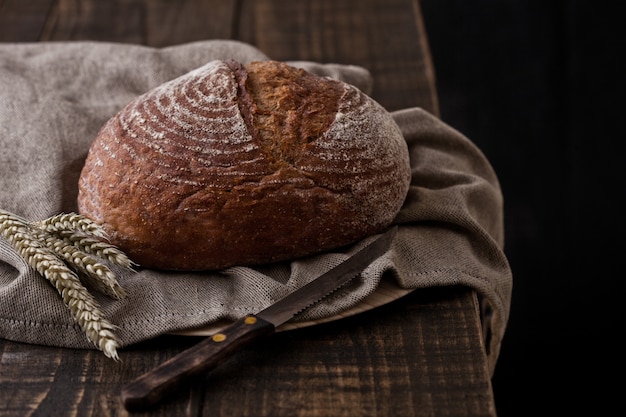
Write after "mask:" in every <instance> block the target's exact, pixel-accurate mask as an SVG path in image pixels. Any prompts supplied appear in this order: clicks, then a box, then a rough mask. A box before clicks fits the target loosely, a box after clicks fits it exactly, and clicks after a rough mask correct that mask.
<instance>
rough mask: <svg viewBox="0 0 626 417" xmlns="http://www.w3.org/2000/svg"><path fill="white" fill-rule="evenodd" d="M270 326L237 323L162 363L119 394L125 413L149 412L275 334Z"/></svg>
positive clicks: (250, 319)
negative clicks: (181, 387) (241, 350)
mask: <svg viewBox="0 0 626 417" xmlns="http://www.w3.org/2000/svg"><path fill="white" fill-rule="evenodd" d="M274 331H275V327H274V325H273V324H271V323H269V322H267V321H265V320H263V319H261V318H258V317H255V316H247V317H244V318H242V319H239V320H238V321H236V322H235V323H233V324H232V325H230V326H228V327H227V328H226V329H224V330H223V331H222V332H220V333H216V334H214V335H213V336H212V337H210V338H207V339H205V340H203V341H202V342H200V343H198V344H196V345H195V346H193V347H191V348H189V349H187V350H185V351H183V352H182V353H180V354H179V355H177V356H175V357H174V358H171V359H170V360H168V361H166V362H164V363H163V364H161V365H160V366H158V367H157V368H155V369H154V370H152V371H150V372H149V373H147V374H144V375H143V376H141V377H139V378H138V379H136V380H134V381H133V382H131V383H130V384H128V385H126V386H125V387H124V389H123V390H122V402H123V404H124V407H125V408H126V409H127V410H139V409H145V408H150V407H152V406H154V405H155V404H157V403H158V402H159V401H160V400H161V399H162V398H163V397H164V396H165V395H166V394H167V393H168V392H170V391H172V390H174V389H175V388H177V387H178V386H179V385H181V384H182V383H183V382H187V380H188V379H189V378H193V377H195V376H198V375H202V374H204V373H205V372H208V371H210V370H212V369H213V368H215V367H216V366H218V365H219V364H220V363H221V362H222V361H224V360H225V359H227V358H228V357H229V356H230V355H231V354H233V353H234V352H235V351H237V350H238V349H239V348H241V347H243V346H245V345H248V344H249V343H251V342H252V341H254V340H257V339H260V338H262V337H265V336H268V335H270V334H272V333H274Z"/></svg>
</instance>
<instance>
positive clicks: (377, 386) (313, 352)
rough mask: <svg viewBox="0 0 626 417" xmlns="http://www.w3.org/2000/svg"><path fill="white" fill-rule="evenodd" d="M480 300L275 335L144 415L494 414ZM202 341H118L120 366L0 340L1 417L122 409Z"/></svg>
mask: <svg viewBox="0 0 626 417" xmlns="http://www.w3.org/2000/svg"><path fill="white" fill-rule="evenodd" d="M476 309H477V303H476V298H475V296H474V294H473V292H472V291H471V290H468V289H466V288H456V289H429V290H421V291H418V292H414V293H412V294H410V295H408V296H406V297H405V298H403V299H401V300H397V301H395V302H393V303H390V304H387V305H385V306H382V307H379V308H378V309H376V310H371V311H369V312H366V313H363V314H359V315H357V316H353V317H350V318H346V319H342V320H339V321H337V322H333V323H326V324H322V325H319V326H315V327H310V328H307V329H300V330H294V331H289V332H283V333H277V334H275V335H274V336H272V337H271V338H269V339H266V340H265V341H262V342H260V343H259V344H257V345H255V347H253V348H249V349H245V350H243V351H241V352H240V353H239V354H238V355H235V356H234V357H232V358H231V359H230V360H228V361H226V362H225V363H224V364H222V365H221V366H220V367H219V368H217V369H215V370H214V371H213V372H211V373H209V374H208V375H207V377H206V379H205V380H204V385H196V386H194V387H192V388H191V389H183V390H180V391H179V392H177V393H176V394H175V395H173V396H172V397H171V398H169V399H167V400H166V401H165V402H164V403H163V404H161V406H160V407H159V408H156V409H154V410H152V411H151V412H150V414H149V415H151V416H172V415H178V416H187V415H219V416H231V415H232V416H235V415H253V416H281V415H284V416H329V417H330V416H363V417H365V416H390V417H394V416H397V417H403V416H432V415H455V416H457V415H458V416H475V415H482V416H488V415H495V411H494V403H493V397H492V396H491V395H490V392H491V386H490V382H489V377H488V375H487V374H486V372H487V370H486V367H483V366H479V365H480V364H481V363H484V357H483V356H484V354H483V353H482V352H481V351H480V349H475V347H476V346H480V343H479V342H478V341H479V340H480V337H481V330H480V327H479V323H477V322H476V321H475V320H473V314H474V313H475V312H476ZM442 314H443V315H444V316H443V317H442ZM468 314H470V315H472V316H470V317H468ZM437 323H438V324H439V325H435V324H437ZM469 323H473V324H472V325H468V324H469ZM198 340H199V339H197V338H192V337H175V336H165V337H161V338H158V339H156V340H153V341H149V342H145V343H142V344H139V345H136V346H133V347H130V348H127V349H123V350H122V351H121V352H120V359H121V360H120V362H118V363H115V362H112V361H111V360H110V359H107V358H105V357H104V356H103V355H102V354H101V353H99V352H96V351H85V350H68V349H60V348H49V347H43V346H31V345H25V344H21V343H14V342H9V341H5V340H0V352H1V356H0V416H23V415H28V414H29V413H30V412H33V411H37V412H40V413H44V414H45V415H55V416H74V415H90V416H91V415H93V416H96V415H127V414H128V413H127V412H126V411H125V410H124V409H123V407H122V403H121V399H120V392H121V389H122V387H123V386H124V385H125V384H127V383H128V382H130V381H131V380H133V379H134V378H136V377H137V376H139V375H141V374H142V373H144V372H147V371H149V370H151V369H152V368H153V367H155V366H157V365H158V364H160V363H163V362H164V361H165V360H167V359H169V358H171V357H173V356H174V355H175V354H176V353H178V352H180V351H182V350H184V349H186V348H189V347H191V346H192V345H193V344H194V343H196V342H197V341H198ZM470 341H473V342H472V343H470ZM86 383H87V384H86ZM48 413H49V414H48ZM133 415H135V414H133Z"/></svg>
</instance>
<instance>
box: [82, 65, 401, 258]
mask: <svg viewBox="0 0 626 417" xmlns="http://www.w3.org/2000/svg"><path fill="white" fill-rule="evenodd" d="M410 175H411V174H410V165H409V157H408V150H407V145H406V143H405V141H404V138H403V136H402V133H401V132H400V129H399V128H398V126H397V125H396V124H395V122H394V121H393V119H392V118H391V115H390V114H389V113H388V112H387V111H386V110H385V109H384V108H382V107H381V106H380V105H379V104H378V103H376V102H375V101H374V100H373V99H371V98H370V97H368V96H366V95H365V94H363V93H362V92H361V91H359V90H358V89H356V88H355V87H353V86H351V85H349V84H346V83H344V82H341V81H338V80H334V79H330V78H326V77H321V76H317V75H314V74H311V73H308V72H306V71H304V70H302V69H297V68H293V67H290V66H288V65H286V64H284V63H281V62H276V61H263V62H253V63H250V64H248V65H246V66H244V65H242V64H240V63H238V62H235V61H228V62H224V61H212V62H209V63H208V64H207V65H205V66H203V67H201V68H198V69H196V70H194V71H191V72H189V73H187V74H185V75H183V76H181V77H179V78H177V79H174V80H172V81H170V82H168V83H165V84H163V85H161V86H159V87H157V88H155V89H153V90H151V91H149V92H147V93H146V94H144V95H142V96H140V97H138V98H136V99H135V100H133V101H132V102H130V103H129V104H128V105H127V106H126V107H125V108H123V109H122V110H121V111H120V112H119V113H118V114H117V115H115V116H114V117H113V118H111V119H110V120H109V121H108V122H107V123H106V124H105V125H104V126H103V127H102V129H101V130H100V132H99V134H98V135H97V137H96V138H95V140H94V142H93V143H92V146H91V148H90V150H89V154H88V156H87V160H86V162H85V165H84V168H83V171H82V173H81V177H80V180H79V195H78V207H79V211H80V213H81V214H83V215H85V216H87V217H89V218H91V219H93V220H95V221H96V222H98V223H100V224H102V225H103V226H104V228H105V230H106V231H107V232H108V234H109V236H110V239H111V243H113V244H115V245H117V246H118V247H120V249H122V250H124V251H125V252H126V253H127V254H128V255H129V256H130V257H131V258H132V259H133V260H134V261H135V262H137V263H139V264H140V265H142V266H144V267H148V268H155V269H168V270H210V269H221V268H225V267H228V266H233V265H256V264H264V263H271V262H277V261H282V260H288V259H293V258H298V257H302V256H306V255H310V254H314V253H317V252H322V251H328V250H331V249H335V248H339V247H341V246H344V245H347V244H350V243H352V242H355V241H357V240H359V239H362V238H364V237H366V236H368V235H371V234H374V233H377V232H380V231H381V230H382V229H384V228H385V227H387V226H388V225H389V224H390V223H392V221H393V219H394V217H395V216H396V214H397V213H398V211H399V210H400V208H401V206H402V204H403V202H404V199H405V197H406V193H407V191H408V187H409V182H410Z"/></svg>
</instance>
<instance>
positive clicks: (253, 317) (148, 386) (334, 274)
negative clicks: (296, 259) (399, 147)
mask: <svg viewBox="0 0 626 417" xmlns="http://www.w3.org/2000/svg"><path fill="white" fill-rule="evenodd" d="M397 229H398V227H397V226H394V227H392V228H391V229H389V230H388V231H386V232H385V233H383V234H382V235H380V236H378V238H377V239H376V240H374V241H373V242H372V243H370V244H369V245H368V246H366V247H364V248H363V249H361V250H359V251H358V252H356V253H355V254H354V255H352V256H351V257H350V258H348V259H346V260H345V261H343V262H342V263H340V264H339V265H337V266H336V267H334V268H332V269H331V270H329V271H328V272H326V273H324V274H322V275H320V276H319V277H317V278H315V279H314V280H312V281H311V282H309V283H308V284H306V285H304V286H302V287H300V288H299V289H297V290H295V291H294V292H292V293H290V294H289V295H287V296H285V297H284V298H282V299H280V300H279V301H277V302H275V303H273V304H272V305H270V306H269V307H267V308H265V309H263V310H261V311H260V312H258V313H256V314H250V315H247V316H246V317H243V318H241V319H239V320H237V321H235V322H233V323H232V324H231V325H229V326H228V327H226V328H224V329H223V330H222V331H220V332H218V333H215V334H214V335H213V336H211V337H208V338H206V339H204V340H203V341H201V342H199V343H198V344H196V345H194V346H192V347H190V348H189V349H187V350H185V351H183V352H181V353H179V354H178V355H176V356H174V357H172V358H171V359H169V360H167V361H166V362H164V363H163V364H161V365H159V366H158V367H156V368H154V369H153V370H152V371H149V372H147V373H145V374H143V375H142V376H140V377H139V378H137V379H135V380H134V381H132V382H130V383H129V384H127V385H126V386H125V387H124V388H123V389H122V392H121V397H122V403H123V404H124V407H125V408H126V409H127V410H129V411H138V410H141V409H147V408H150V407H153V406H154V405H156V404H157V403H158V402H160V401H161V400H162V399H163V398H165V396H167V395H168V394H170V393H171V392H172V391H174V390H175V389H177V388H179V387H180V386H181V385H182V384H184V383H186V382H189V380H190V379H192V378H194V377H197V376H199V375H201V374H204V373H206V372H209V371H211V370H212V369H214V368H215V367H217V366H218V365H219V364H220V363H222V362H223V361H224V360H226V359H227V358H228V357H230V356H231V355H233V354H234V353H235V352H237V350H239V349H240V348H243V347H245V346H247V345H249V344H251V343H253V342H255V341H257V340H259V339H261V338H264V337H267V336H269V335H271V334H273V333H274V332H275V331H276V328H277V327H278V326H280V325H281V324H283V323H285V322H287V321H289V320H290V319H291V318H293V317H294V316H295V315H296V314H298V313H300V312H301V311H303V310H305V309H306V308H308V307H310V306H311V305H313V304H315V303H316V302H318V301H320V300H321V299H323V298H324V297H325V296H327V295H328V294H330V293H332V292H333V291H334V290H336V289H337V288H339V287H341V286H342V285H344V284H346V283H347V282H348V281H350V280H351V279H353V278H354V277H355V276H357V275H358V274H359V273H360V272H361V271H363V270H364V269H365V268H366V267H367V266H368V265H369V264H371V263H372V262H373V261H374V260H376V259H377V258H379V257H380V256H382V255H383V254H384V253H385V252H387V250H388V249H389V246H390V245H391V241H392V240H393V238H394V236H395V234H396V232H397Z"/></svg>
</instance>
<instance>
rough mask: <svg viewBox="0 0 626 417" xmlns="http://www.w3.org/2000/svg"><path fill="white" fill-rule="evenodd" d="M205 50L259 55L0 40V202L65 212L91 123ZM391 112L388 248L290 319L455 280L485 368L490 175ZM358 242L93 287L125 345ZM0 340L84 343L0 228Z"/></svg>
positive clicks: (499, 322)
mask: <svg viewBox="0 0 626 417" xmlns="http://www.w3.org/2000/svg"><path fill="white" fill-rule="evenodd" d="M214 59H236V60H238V61H241V62H244V63H245V62H249V61H254V60H267V59H269V58H268V56H266V55H265V54H264V53H262V52H261V51H259V50H257V49H255V48H253V47H251V46H249V45H246V44H242V43H239V42H235V41H222V40H213V41H203V42H195V43H191V44H185V45H179V46H173V47H168V48H162V49H156V48H149V47H143V46H136V45H123V44H110V43H99V42H73V43H38V44H2V45H0V148H1V149H2V152H1V153H0V208H2V209H4V210H7V211H10V212H13V213H15V214H18V215H20V216H23V217H25V218H27V219H30V220H40V219H44V218H47V217H50V216H52V215H55V214H59V213H63V212H71V211H77V207H76V197H77V193H78V187H77V183H78V177H79V175H80V170H81V169H82V165H83V162H84V160H85V158H86V155H87V151H88V149H89V146H90V144H91V142H92V140H93V139H94V138H95V136H96V134H97V132H98V130H99V129H100V127H101V126H102V125H103V124H104V122H105V121H106V120H108V119H109V118H110V117H112V116H113V115H114V114H115V113H117V112H118V111H119V110H120V109H121V108H122V107H123V106H124V105H125V104H126V103H127V102H128V101H130V100H131V99H133V98H134V97H136V96H137V95H139V94H142V93H144V92H146V91H147V90H149V89H151V88H153V87H155V86H157V85H159V84H161V83H163V82H165V81H168V80H170V79H173V78H175V77H178V76H180V75H182V74H184V73H186V72H188V71H190V70H192V69H194V68H197V67H199V66H202V65H204V64H205V63H207V62H208V61H210V60H214ZM290 64H292V65H295V66H300V67H303V68H305V69H308V70H310V71H311V72H315V73H318V74H323V75H326V76H331V77H335V78H338V79H342V80H344V81H347V82H350V83H352V84H354V85H355V86H357V87H358V88H360V89H362V90H363V91H364V92H366V93H369V92H370V91H371V90H370V89H371V85H372V79H371V76H370V74H369V72H368V71H366V70H365V69H363V68H360V67H357V66H345V65H337V64H320V63H312V62H301V61H300V62H290ZM374 81H375V80H374ZM392 116H393V117H394V119H395V120H396V122H397V123H398V125H399V126H400V128H401V130H402V132H403V134H404V137H405V139H406V141H407V143H408V147H409V152H410V156H411V166H412V173H413V177H412V183H411V187H410V190H409V193H408V195H407V198H406V201H405V204H404V206H403V208H402V210H401V211H400V213H399V214H398V215H397V218H396V219H395V221H394V223H395V224H398V225H399V230H398V234H397V235H396V238H395V240H394V242H393V244H392V247H391V249H390V250H389V251H388V252H387V254H386V255H384V256H383V257H381V258H379V259H378V260H376V261H375V262H374V263H373V264H372V265H370V266H369V267H368V268H367V269H366V270H365V271H364V272H363V273H362V274H361V276H360V277H359V278H358V279H355V280H353V281H352V282H351V283H350V284H349V285H348V286H346V287H344V288H342V289H341V290H340V291H339V292H337V293H335V294H333V295H332V296H330V297H327V298H326V299H324V300H323V301H322V302H321V303H319V304H316V305H315V306H313V307H312V308H310V309H308V310H306V311H305V312H304V313H303V314H301V315H299V316H298V317H297V320H302V321H307V320H315V319H323V318H328V317H331V316H333V315H336V314H338V313H341V312H342V311H345V310H347V309H350V308H351V307H354V306H355V305H358V304H359V302H361V301H362V300H363V299H364V298H366V297H367V296H368V295H370V294H372V292H374V291H375V290H376V288H377V287H378V285H379V284H380V282H381V280H382V279H385V280H390V281H391V282H392V283H393V285H395V286H397V287H398V288H402V289H418V288H426V287H433V286H449V285H465V286H468V287H471V288H474V289H475V290H476V291H477V292H478V294H479V295H480V297H481V300H482V301H483V302H484V304H485V306H487V308H488V309H489V310H490V312H491V313H490V315H489V316H490V319H489V320H488V321H487V322H486V325H487V326H489V327H490V328H489V329H488V330H489V331H490V333H491V335H492V336H491V339H490V346H488V348H489V349H488V354H489V360H490V365H491V371H492V372H493V369H494V367H495V363H496V361H497V357H498V354H499V350H500V344H501V341H502V337H503V336H504V332H505V328H506V324H507V320H508V314H509V308H510V298H511V290H512V276H511V271H510V268H509V265H508V262H507V259H506V257H505V255H504V253H503V250H502V246H503V203H502V194H501V190H500V187H499V183H498V180H497V177H496V175H495V173H494V171H493V170H492V167H491V166H490V164H489V162H488V161H487V159H486V158H485V157H484V155H483V154H482V153H481V151H480V150H479V149H478V148H477V147H476V146H475V145H474V144H473V143H472V142H471V141H470V140H469V139H467V138H466V137H464V136H463V135H462V134H460V133H459V132H458V131H456V130H454V129H453V128H451V127H449V126H447V125H446V124H445V123H443V122H442V121H440V120H439V119H437V118H436V117H434V116H433V115H431V114H429V113H427V112H426V111H424V110H422V109H419V108H410V109H405V110H401V111H396V112H393V113H392ZM372 192H375V190H372ZM370 240H371V238H368V239H365V240H363V241H361V242H358V243H356V244H354V245H351V246H350V247H348V248H345V250H344V251H343V252H342V251H337V252H332V253H323V254H318V255H315V256H310V257H308V258H304V259H299V260H296V261H293V262H284V263H278V264H273V265H266V266H262V267H255V268H248V267H233V268H229V269H226V270H223V271H217V272H207V273H174V272H163V271H154V270H146V269H143V270H139V271H138V272H137V273H132V272H126V271H122V270H116V272H117V274H118V278H119V281H120V284H121V285H122V286H123V287H124V289H125V290H126V291H127V293H128V296H127V298H125V299H123V300H120V301H117V300H112V299H109V298H107V297H106V296H104V295H100V294H98V293H95V292H94V295H95V297H96V299H97V301H98V302H99V303H100V304H101V306H102V308H103V310H104V311H105V313H106V315H107V317H108V318H109V319H110V320H111V321H112V322H113V323H114V324H116V325H117V326H119V331H118V335H119V337H120V338H121V340H122V344H123V346H127V345H130V344H133V343H136V342H139V341H142V340H146V339H149V338H153V337H155V336H158V335H161V334H164V333H169V332H175V331H181V330H186V329H193V328H197V327H199V326H205V325H208V324H211V323H215V322H217V321H218V320H222V319H227V320H233V319H236V318H239V317H241V316H243V315H245V314H247V313H253V312H256V311H258V310H261V309H262V308H264V307H266V306H267V305H269V304H270V303H272V302H274V301H276V300H278V299H280V298H281V297H282V296H284V295H285V294H287V293H289V292H291V291H292V290H293V289H295V288H297V287H300V286H302V285H304V284H305V283H306V282H308V281H309V280H310V279H312V278H314V277H316V276H318V275H319V274H321V273H322V272H324V271H326V270H328V269H329V268H331V267H332V266H334V265H336V264H338V263H339V262H341V261H342V260H343V259H345V258H346V257H347V256H349V254H350V253H353V252H355V251H356V250H358V249H359V248H361V247H363V246H364V245H365V244H367V243H368V242H369V241H370ZM0 337H2V338H5V339H9V340H14V341H20V342H26V343H35V344H43V345H53V346H63V347H71V348H94V346H93V345H92V344H91V343H90V342H89V341H88V340H87V339H86V337H85V336H84V334H83V333H82V331H81V329H80V328H79V327H78V326H77V325H76V324H75V322H74V320H73V319H72V317H71V315H70V312H69V310H68V309H67V308H66V307H65V305H64V304H63V302H62V300H61V298H60V297H59V294H58V293H57V292H56V290H55V289H54V288H53V287H52V285H50V284H49V283H48V282H47V281H46V280H45V279H44V278H43V277H41V276H40V275H39V274H38V273H37V272H35V271H34V270H32V269H31V268H29V267H28V265H27V264H26V262H25V261H24V260H23V259H22V258H21V257H20V256H19V255H18V254H17V253H16V252H15V250H14V249H13V248H12V247H11V246H10V244H9V243H8V242H7V241H6V240H5V239H4V238H1V237H0Z"/></svg>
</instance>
